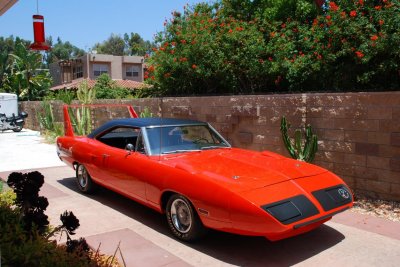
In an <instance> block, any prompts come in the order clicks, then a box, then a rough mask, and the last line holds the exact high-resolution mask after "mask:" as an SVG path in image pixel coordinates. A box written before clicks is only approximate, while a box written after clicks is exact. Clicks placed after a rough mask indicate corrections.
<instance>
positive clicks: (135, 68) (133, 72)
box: [126, 65, 140, 77]
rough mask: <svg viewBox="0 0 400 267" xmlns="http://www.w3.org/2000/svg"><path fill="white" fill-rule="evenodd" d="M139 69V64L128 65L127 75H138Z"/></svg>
mask: <svg viewBox="0 0 400 267" xmlns="http://www.w3.org/2000/svg"><path fill="white" fill-rule="evenodd" d="M139 70H140V69H139V66H134V65H131V66H126V77H138V76H139Z"/></svg>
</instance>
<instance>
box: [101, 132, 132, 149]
mask: <svg viewBox="0 0 400 267" xmlns="http://www.w3.org/2000/svg"><path fill="white" fill-rule="evenodd" d="M139 133H140V129H139V128H128V127H117V128H114V129H112V130H111V131H109V132H106V133H105V134H102V135H100V136H99V137H96V139H97V140H98V141H100V142H102V143H103V144H106V145H108V146H112V147H116V148H120V149H125V147H126V145H127V144H132V145H134V146H135V145H136V143H137V139H138V136H139Z"/></svg>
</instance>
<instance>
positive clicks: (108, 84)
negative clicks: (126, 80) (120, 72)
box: [94, 73, 131, 99]
mask: <svg viewBox="0 0 400 267" xmlns="http://www.w3.org/2000/svg"><path fill="white" fill-rule="evenodd" d="M94 88H95V90H96V98H97V99H122V98H127V97H128V96H130V95H131V91H130V90H129V89H127V88H122V87H118V86H116V83H115V81H113V80H112V79H111V78H110V76H108V74H105V73H104V74H102V75H100V76H99V77H98V78H97V79H96V85H95V86H94Z"/></svg>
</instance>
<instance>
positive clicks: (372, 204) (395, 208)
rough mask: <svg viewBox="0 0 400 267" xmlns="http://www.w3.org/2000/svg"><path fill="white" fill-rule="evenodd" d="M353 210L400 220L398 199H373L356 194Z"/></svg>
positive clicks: (395, 220) (396, 220)
mask: <svg viewBox="0 0 400 267" xmlns="http://www.w3.org/2000/svg"><path fill="white" fill-rule="evenodd" d="M351 211H352V212H357V213H361V214H368V215H372V216H375V217H379V218H385V219H388V220H391V221H394V222H400V202H396V201H386V200H379V199H372V198H368V197H366V196H362V195H356V196H355V201H354V207H353V208H352V209H351Z"/></svg>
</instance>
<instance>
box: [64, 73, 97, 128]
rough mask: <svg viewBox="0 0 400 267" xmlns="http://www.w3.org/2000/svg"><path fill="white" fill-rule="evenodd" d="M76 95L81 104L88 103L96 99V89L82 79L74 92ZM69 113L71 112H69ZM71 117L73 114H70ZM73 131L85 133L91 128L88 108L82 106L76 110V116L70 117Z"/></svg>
mask: <svg viewBox="0 0 400 267" xmlns="http://www.w3.org/2000/svg"><path fill="white" fill-rule="evenodd" d="M76 96H77V97H78V100H79V101H80V102H81V104H82V105H90V104H92V102H93V100H94V99H96V90H95V89H94V88H89V86H88V83H87V81H86V80H85V81H83V82H82V83H81V84H80V85H79V88H78V91H77V92H76ZM70 114H72V113H71V112H70ZM72 117H73V116H72ZM71 120H72V124H73V126H74V131H75V132H76V134H77V135H86V134H88V133H90V132H91V130H92V119H91V116H90V108H89V107H84V106H82V107H81V108H80V109H79V108H78V109H77V110H76V117H75V118H71Z"/></svg>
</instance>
